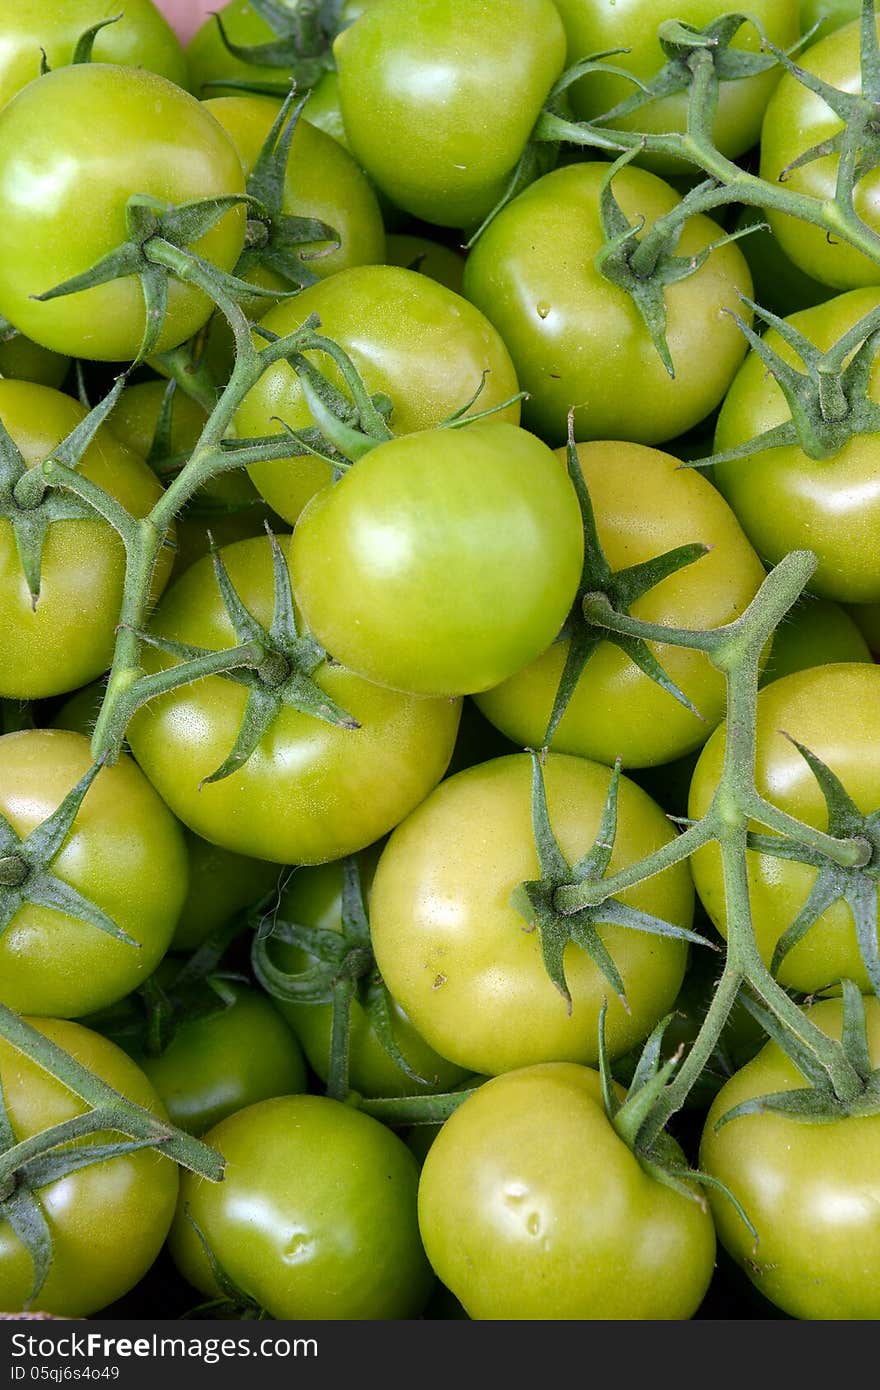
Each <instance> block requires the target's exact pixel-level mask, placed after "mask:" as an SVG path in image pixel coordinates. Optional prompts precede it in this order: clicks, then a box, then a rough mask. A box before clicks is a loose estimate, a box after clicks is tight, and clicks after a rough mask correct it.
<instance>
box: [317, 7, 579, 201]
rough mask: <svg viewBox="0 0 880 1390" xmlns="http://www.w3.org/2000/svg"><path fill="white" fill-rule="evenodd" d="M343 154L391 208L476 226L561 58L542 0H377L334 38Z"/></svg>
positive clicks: (560, 39)
mask: <svg viewBox="0 0 880 1390" xmlns="http://www.w3.org/2000/svg"><path fill="white" fill-rule="evenodd" d="M333 53H334V57H335V59H336V67H337V72H338V75H339V103H340V107H341V110H342V119H343V121H344V123H345V130H346V134H347V136H348V142H349V146H350V148H351V151H352V154H353V155H354V157H355V159H356V160H357V161H358V163H359V164H361V165H362V166H363V168H364V169H365V170H366V171H367V173H368V174H369V176H370V178H371V179H372V180H373V182H374V183H376V184H377V185H378V187H379V188H381V189H382V191H383V193H386V194H387V196H388V197H389V198H390V199H391V201H392V202H393V203H396V204H397V206H398V207H401V208H403V209H405V210H406V211H407V212H410V213H413V214H415V216H416V217H420V218H422V219H424V220H425V221H427V222H431V223H435V224H438V225H440V226H443V227H468V226H471V225H472V224H475V223H479V222H481V221H482V219H483V218H484V217H485V216H486V214H487V213H489V212H490V211H491V209H492V208H493V207H494V206H495V204H496V203H497V202H498V200H499V198H500V197H501V195H502V194H503V193H504V191H505V189H506V187H507V184H508V182H509V180H510V177H511V174H512V173H513V171H514V169H515V167H516V164H517V162H518V160H519V158H520V155H521V154H522V152H523V150H524V148H525V145H526V143H527V141H528V139H529V136H530V134H531V130H532V127H533V125H534V124H535V121H536V120H537V119H538V116H539V115H540V113H541V109H542V107H543V105H544V102H545V100H546V99H547V97H548V95H549V93H550V88H551V87H552V86H553V83H554V82H555V80H556V78H557V77H558V76H559V75H560V73H561V72H562V69H563V66H564V62H565V35H564V33H563V30H562V24H561V22H560V19H559V15H558V13H557V10H556V8H555V6H554V5H553V4H552V0H482V2H481V3H480V4H478V5H475V4H473V3H471V0H420V3H419V4H418V5H413V4H412V3H411V0H375V3H373V4H371V5H370V7H369V9H368V10H367V11H366V13H364V14H363V15H361V17H360V18H359V19H358V20H356V21H355V23H354V24H352V25H350V26H349V27H348V28H347V29H344V30H343V31H342V33H341V34H340V35H339V37H338V38H337V39H336V41H335V43H334V45H333Z"/></svg>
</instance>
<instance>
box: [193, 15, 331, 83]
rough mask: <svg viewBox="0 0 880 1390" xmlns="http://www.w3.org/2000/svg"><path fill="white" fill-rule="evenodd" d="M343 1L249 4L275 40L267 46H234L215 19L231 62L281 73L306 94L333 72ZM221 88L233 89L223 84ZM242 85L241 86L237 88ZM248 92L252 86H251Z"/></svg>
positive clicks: (217, 16) (219, 19) (224, 29)
mask: <svg viewBox="0 0 880 1390" xmlns="http://www.w3.org/2000/svg"><path fill="white" fill-rule="evenodd" d="M344 3H345V0H300V3H299V4H297V5H290V4H285V3H284V0H280V2H279V0H251V7H252V9H254V10H255V11H256V13H257V14H258V15H259V16H260V18H261V19H264V20H265V21H266V23H267V24H268V26H269V28H270V29H271V30H272V32H273V34H274V35H275V37H274V38H273V39H270V40H269V41H268V42H266V43H257V44H238V43H233V41H232V39H230V37H229V35H228V34H227V32H226V27H225V25H224V23H223V20H222V17H221V16H220V15H219V14H215V15H214V20H215V21H216V24H217V28H218V30H219V32H220V38H221V40H222V41H223V46H224V48H225V49H226V50H227V52H228V53H230V54H231V55H232V56H233V57H234V58H238V59H239V60H240V61H241V62H244V63H251V64H253V65H254V66H255V67H265V68H270V69H271V68H275V69H282V70H283V71H284V73H285V76H287V75H290V76H292V77H293V78H294V79H295V81H296V83H297V85H298V86H299V87H300V88H302V89H303V90H305V89H306V88H310V87H314V86H315V84H316V83H317V82H318V81H319V80H320V78H321V77H323V76H324V73H326V72H332V71H333V69H334V67H335V63H334V61H333V40H334V39H335V38H336V35H337V34H338V33H339V32H340V30H341V29H342V28H343V27H344V24H345V20H344V18H343V14H342V11H343V8H344ZM222 85H223V87H224V88H226V87H230V86H231V85H232V83H231V82H229V81H224V82H223V84H222ZM236 85H237V86H238V85H243V84H236ZM250 89H251V90H253V86H252V85H251V88H250Z"/></svg>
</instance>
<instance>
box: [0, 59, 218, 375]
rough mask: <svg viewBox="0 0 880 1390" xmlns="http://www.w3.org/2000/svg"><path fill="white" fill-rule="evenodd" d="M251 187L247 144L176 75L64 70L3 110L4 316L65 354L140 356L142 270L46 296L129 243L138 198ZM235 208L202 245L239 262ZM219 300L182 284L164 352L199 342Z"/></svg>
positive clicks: (173, 292) (96, 67) (95, 67)
mask: <svg viewBox="0 0 880 1390" xmlns="http://www.w3.org/2000/svg"><path fill="white" fill-rule="evenodd" d="M243 193H244V177H243V175H242V171H241V164H240V162H239V159H238V156H237V154H236V153H235V149H234V148H233V146H232V143H231V141H230V140H229V137H228V136H227V135H226V132H225V131H224V130H223V129H222V127H221V126H220V125H219V124H218V122H217V121H215V120H214V118H213V117H212V116H211V115H210V114H209V113H208V112H207V111H205V109H204V108H203V107H202V106H201V104H200V103H199V102H198V101H196V99H195V98H194V97H192V96H190V95H189V93H188V92H185V91H183V90H182V89H181V88H180V87H177V86H176V85H175V84H174V83H173V82H169V81H168V79H167V78H165V77H159V76H157V75H156V74H155V73H151V72H147V71H146V70H144V69H133V68H122V67H118V66H115V65H112V64H109V63H83V64H78V65H75V66H72V67H66V68H58V69H56V71H54V72H50V73H48V74H47V75H46V76H45V77H41V78H40V79H39V81H38V82H32V83H30V85H29V86H27V87H26V88H24V89H23V90H22V91H21V92H19V94H18V95H17V96H16V97H15V98H14V99H13V100H12V101H11V102H9V104H8V105H7V106H5V107H4V108H3V110H2V111H0V201H2V204H3V219H2V222H0V314H3V315H4V316H5V317H6V318H8V319H9V320H10V322H12V323H14V324H15V326H16V328H18V329H20V331H21V332H22V333H26V334H27V336H28V337H29V338H33V340H34V342H37V343H40V344H41V345H42V346H43V347H48V348H52V349H53V350H54V351H55V352H62V353H68V354H70V355H71V356H78V357H85V358H94V359H100V360H102V361H108V360H109V361H120V360H126V361H127V360H130V359H132V358H134V357H135V356H136V355H137V352H138V350H139V348H140V344H141V340H142V337H143V332H144V322H145V308H144V299H143V292H142V290H141V286H140V282H139V281H138V280H137V279H136V278H135V277H134V276H130V275H129V276H124V277H123V278H122V279H118V280H113V281H110V282H108V283H106V284H100V285H96V286H94V287H92V288H91V289H88V290H82V291H80V292H79V293H77V294H75V295H64V296H62V297H61V298H58V299H52V300H47V301H45V302H42V303H41V302H40V301H39V300H38V299H36V298H35V297H34V296H37V295H40V294H42V293H43V292H44V291H46V290H49V289H52V288H53V287H54V286H55V285H58V284H61V283H62V282H63V281H66V280H68V279H70V278H71V277H72V276H75V275H80V274H82V273H83V272H84V271H86V270H88V269H89V268H90V267H91V266H92V265H93V264H94V263H95V262H96V261H99V260H100V259H101V258H102V257H103V256H105V255H107V254H108V253H109V252H111V251H113V250H115V249H116V247H117V246H119V245H120V244H121V243H122V242H123V241H125V240H126V239H127V236H128V232H127V227H126V205H127V202H128V199H129V198H130V197H132V196H133V195H134V194H147V195H149V196H151V197H153V198H156V199H159V201H160V202H162V203H163V204H166V205H177V204H180V203H184V202H187V201H190V200H193V199H205V198H214V197H218V196H219V197H226V196H229V195H236V194H239V195H240V194H243ZM244 225H245V221H244V209H243V207H241V206H236V207H234V208H231V209H230V210H229V211H228V212H226V213H225V214H224V215H223V217H222V218H221V219H220V221H219V222H218V223H217V224H216V225H215V226H214V227H213V228H212V229H211V230H210V231H209V232H207V233H206V234H205V235H204V236H203V237H201V238H200V239H199V240H198V241H197V242H195V243H193V250H195V251H196V253H197V254H199V255H200V256H202V257H204V258H205V259H206V260H208V261H212V262H214V263H215V264H216V265H218V266H219V267H220V268H221V269H222V270H231V269H232V268H233V266H234V265H235V263H236V261H237V260H238V257H239V255H240V253H241V250H242V246H243V243H244ZM210 312H211V302H210V300H209V299H208V298H207V296H206V295H204V294H203V293H202V292H201V291H200V290H197V289H195V288H194V287H193V286H191V285H185V284H183V282H181V281H177V280H175V279H173V278H172V279H171V280H170V283H169V286H168V312H167V315H166V318H165V324H164V327H163V329H162V331H161V333H160V336H159V341H158V343H157V345H156V351H158V352H161V351H164V350H165V349H166V348H171V347H174V346H175V345H176V344H178V343H181V342H183V340H184V339H185V338H189V337H191V336H192V334H194V333H195V332H196V331H197V330H198V329H199V328H201V326H202V325H203V324H204V323H205V321H206V320H207V318H208V315H209V313H210Z"/></svg>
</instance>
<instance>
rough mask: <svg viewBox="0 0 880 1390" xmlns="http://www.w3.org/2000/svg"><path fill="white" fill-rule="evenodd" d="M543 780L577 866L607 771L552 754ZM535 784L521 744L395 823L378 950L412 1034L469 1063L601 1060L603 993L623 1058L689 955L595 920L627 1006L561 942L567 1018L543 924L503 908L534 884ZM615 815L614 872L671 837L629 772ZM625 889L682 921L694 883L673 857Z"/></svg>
mask: <svg viewBox="0 0 880 1390" xmlns="http://www.w3.org/2000/svg"><path fill="white" fill-rule="evenodd" d="M544 775H545V780H546V787H547V800H548V806H549V812H550V823H551V825H552V827H553V830H554V832H555V834H556V837H557V840H558V841H559V844H560V847H561V849H562V851H563V853H564V854H565V856H566V858H567V859H568V861H569V862H570V863H576V862H577V861H578V859H580V858H581V857H582V856H583V855H584V854H586V853H587V851H588V850H589V849H590V846H591V844H592V842H593V840H594V838H595V836H596V832H597V830H598V827H599V820H600V816H601V813H602V808H603V806H604V803H605V798H606V796H607V792H608V786H609V781H610V776H611V774H610V772H609V770H608V768H606V767H601V766H599V765H598V764H597V763H591V762H587V761H586V760H585V759H581V758H570V757H566V756H564V755H561V754H551V755H550V756H549V757H548V758H547V762H546V765H545V768H544ZM531 777H532V769H531V760H530V759H529V758H528V757H527V756H526V755H525V754H522V753H520V754H514V755H512V756H510V757H505V758H496V759H493V760H492V761H490V762H486V763H482V764H480V765H478V766H477V767H473V768H469V769H467V770H466V771H464V772H460V773H458V774H457V775H456V776H455V777H451V778H449V779H448V780H447V781H445V782H443V783H442V784H441V785H440V786H439V787H438V788H437V789H436V790H435V791H434V792H433V793H432V794H431V796H429V797H428V798H427V800H426V801H425V802H424V803H423V804H422V805H421V806H420V807H419V808H418V810H416V811H415V812H414V813H413V814H412V815H411V816H409V817H408V819H407V820H406V821H404V822H403V824H402V825H400V826H398V828H397V830H395V831H394V833H393V834H392V836H391V838H390V839H389V841H388V844H387V846H386V848H385V849H384V851H383V853H382V856H381V858H380V860H379V865H378V868H377V870H376V877H375V879H374V881H373V897H372V904H371V920H372V934H373V947H374V950H375V952H376V961H377V963H378V966H379V969H380V971H381V973H382V977H383V979H384V980H385V983H386V984H387V986H388V988H389V990H390V991H391V993H392V994H393V996H394V997H395V998H396V999H398V1000H399V1001H400V1003H401V1005H402V1006H403V1008H404V1009H405V1010H406V1012H407V1013H408V1015H409V1017H410V1018H411V1019H412V1021H413V1023H414V1024H415V1026H416V1028H418V1030H419V1032H420V1033H421V1034H422V1036H423V1037H424V1038H425V1039H426V1040H427V1041H428V1042H429V1043H430V1044H431V1045H432V1046H433V1047H435V1048H436V1049H437V1051H438V1052H440V1053H441V1054H442V1055H443V1056H444V1057H448V1058H449V1059H450V1060H451V1061H453V1062H457V1063H458V1064H459V1065H460V1066H462V1067H465V1068H467V1069H468V1070H469V1071H472V1072H485V1073H488V1074H496V1073H498V1072H502V1071H510V1070H512V1069H513V1068H516V1067H523V1066H529V1065H531V1064H533V1063H536V1062H547V1061H572V1062H575V1061H576V1062H587V1063H593V1062H595V1061H596V1058H597V1055H598V1053H597V1040H598V1019H599V1012H600V1009H601V1007H602V1002H603V999H605V998H606V997H607V1000H608V1015H607V1020H606V1037H607V1042H608V1050H609V1053H610V1055H611V1056H612V1057H615V1056H619V1055H621V1054H622V1053H624V1052H626V1051H627V1050H628V1049H629V1048H630V1047H632V1046H633V1045H634V1044H635V1043H636V1042H637V1041H638V1040H640V1039H642V1038H645V1037H647V1035H648V1033H649V1032H650V1030H651V1028H652V1027H653V1025H654V1023H655V1022H656V1021H657V1020H658V1019H659V1018H661V1017H662V1016H663V1014H664V1013H665V1012H666V1010H667V1009H668V1008H669V1006H670V1005H671V1003H672V1001H673V999H674V998H675V996H676V994H677V993H678V990H679V987H680V985H681V981H682V977H683V975H684V969H685V962H686V955H687V949H686V947H685V946H684V945H683V943H681V942H680V941H675V940H673V939H671V938H669V937H665V938H660V937H656V936H653V935H649V934H647V933H643V932H635V931H631V930H629V929H628V928H623V927H608V926H604V927H602V928H601V929H600V930H601V935H602V940H603V941H604V942H605V944H606V946H607V948H608V950H609V951H610V953H611V955H612V957H613V959H614V961H615V963H616V965H617V968H618V970H619V972H620V974H621V976H622V978H623V982H624V986H625V988H626V993H627V1000H628V1005H629V1009H630V1012H629V1013H627V1012H626V1011H625V1010H624V1008H623V1005H622V1004H621V1002H620V1000H619V999H617V997H616V996H615V994H614V991H613V990H612V988H611V987H610V985H609V983H608V981H607V980H606V978H605V976H604V975H603V974H602V973H601V972H600V970H599V969H598V967H597V966H595V965H594V964H593V962H592V960H591V959H590V957H589V956H588V955H587V953H586V952H585V951H584V950H583V949H582V948H581V947H579V946H576V945H573V944H569V945H568V946H567V948H566V952H565V970H566V977H567V980H568V985H569V989H570V991H571V995H572V1000H573V1006H572V1011H571V1013H570V1014H569V1012H568V1009H567V1006H566V1001H565V1000H564V998H563V997H562V995H561V993H560V992H559V991H558V990H557V988H556V986H555V985H554V984H552V983H551V981H550V978H549V976H548V975H547V973H546V970H545V967H544V963H543V960H542V956H541V948H540V942H539V938H538V934H537V932H536V931H529V930H528V923H527V922H526V921H525V919H524V918H523V917H522V916H521V915H520V914H519V912H518V911H517V910H516V908H515V907H513V906H512V905H511V903H510V895H511V893H512V892H513V891H514V889H516V888H517V887H518V886H519V884H521V883H523V882H527V881H531V880H534V879H537V878H539V877H540V874H539V867H538V857H537V851H536V849H535V843H534V832H533V829H532V818H531ZM618 810H619V815H618V830H617V839H616V842H615V848H614V854H613V857H612V860H611V865H610V869H609V872H610V873H613V872H614V871H615V870H616V869H617V868H618V867H621V866H622V865H624V864H628V863H631V862H633V861H634V860H636V859H641V858H643V857H644V856H645V855H646V854H648V853H649V852H651V851H652V850H654V849H656V848H659V846H661V845H663V844H666V843H667V842H668V841H669V839H670V838H671V837H672V834H673V832H672V831H671V829H670V826H669V822H668V821H667V820H666V818H665V816H664V815H663V813H662V811H661V810H660V808H659V807H658V806H657V805H656V803H655V802H653V801H652V800H651V799H650V797H648V796H647V795H646V794H645V793H644V792H642V791H641V790H640V789H639V788H638V787H636V786H635V784H634V783H631V782H630V781H629V780H628V779H627V778H625V777H624V778H622V779H621V783H620V797H619V803H618ZM621 898H622V900H623V901H625V902H627V903H631V904H632V905H634V906H636V907H639V908H641V909H642V910H643V911H646V912H649V913H652V914H654V915H657V916H660V917H662V918H664V919H665V920H667V921H670V922H675V923H677V924H678V925H680V926H685V927H686V926H688V925H689V924H690V921H691V914H692V911H693V893H692V886H691V882H690V875H689V873H688V871H687V869H686V868H685V867H683V866H681V865H679V866H677V867H676V868H675V869H674V870H672V871H667V872H666V873H664V874H663V875H660V876H658V877H656V878H652V879H650V880H649V881H648V882H646V883H645V884H642V885H640V886H639V888H637V889H635V890H628V891H627V892H625V893H623V894H621Z"/></svg>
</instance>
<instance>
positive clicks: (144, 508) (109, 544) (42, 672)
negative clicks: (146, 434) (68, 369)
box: [0, 381, 171, 699]
mask: <svg viewBox="0 0 880 1390" xmlns="http://www.w3.org/2000/svg"><path fill="white" fill-rule="evenodd" d="M85 415H86V412H85V410H84V408H83V407H82V406H81V405H80V404H79V402H78V401H75V400H73V399H72V398H71V397H70V396H65V395H62V393H61V392H60V391H55V390H53V389H52V388H51V387H49V386H40V385H37V384H35V383H32V382H28V381H0V418H2V420H3V424H4V425H5V427H6V429H7V431H8V432H9V434H10V435H11V437H12V440H13V442H14V443H15V445H16V447H17V448H18V450H19V452H20V454H21V456H22V458H23V460H24V462H25V463H26V464H27V465H28V467H35V466H37V465H39V464H41V463H42V462H43V460H44V459H46V458H48V457H49V455H50V454H51V453H52V450H53V449H54V448H55V447H56V446H57V445H58V444H59V443H60V442H61V440H62V439H64V438H66V436H67V435H68V434H70V433H71V431H73V430H74V429H76V427H77V426H78V425H79V424H80V423H81V422H82V420H83V419H84V418H85ZM78 467H79V472H80V473H81V474H82V475H83V476H84V477H86V478H89V479H90V480H91V481H92V482H95V483H98V484H99V485H100V486H101V487H103V488H105V489H106V490H107V492H109V493H110V495H111V496H112V497H115V498H116V500H117V501H118V502H121V503H122V505H123V506H124V507H125V509H126V511H128V512H129V513H131V515H132V516H134V517H143V516H146V514H147V513H148V512H149V511H150V509H151V508H152V507H153V506H154V505H155V503H156V502H157V501H158V499H159V498H160V497H161V495H162V488H161V486H160V484H159V482H158V481H157V479H156V477H155V475H154V474H153V473H152V471H151V470H150V469H149V468H148V467H147V466H146V464H145V463H144V462H143V460H142V459H139V458H138V457H137V456H136V455H135V454H132V453H130V452H129V451H128V450H127V449H125V448H123V446H122V445H121V444H120V443H119V442H118V441H117V439H116V437H115V436H114V435H113V434H112V433H111V432H110V431H109V429H107V428H106V427H104V426H101V427H99V429H98V431H97V433H96V434H95V436H94V439H93V440H92V442H91V444H90V445H89V447H88V448H87V449H86V451H85V453H84V454H83V457H82V460H81V462H80V463H79V465H78ZM14 506H15V503H14V501H13V500H11V499H10V501H9V502H8V503H7V504H6V505H4V506H2V507H0V695H3V696H6V697H8V698H12V699H41V698H42V697H44V696H48V695H61V694H64V693H65V692H66V691H68V690H76V688H77V687H78V686H81V685H85V684H86V682H87V681H91V680H94V678H95V677H96V676H98V675H100V674H101V672H102V671H105V670H106V669H107V667H108V666H109V665H110V660H111V658H112V655H113V642H114V638H115V633H116V624H117V623H118V621H119V609H120V605H121V603H122V586H123V580H124V576H125V552H124V550H123V546H122V541H121V540H120V538H119V536H118V535H117V533H116V532H115V531H114V530H113V528H112V527H111V526H110V524H109V522H106V521H104V520H103V519H102V518H99V517H97V516H88V517H74V518H71V519H69V520H58V521H55V522H52V523H51V524H50V526H49V529H48V532H47V534H46V540H45V544H44V546H43V557H42V568H41V574H40V596H39V601H38V603H37V605H36V607H35V606H34V603H33V598H32V595H31V592H30V589H29V587H28V583H27V580H26V578H25V574H24V571H23V569H22V565H21V559H20V557H19V553H18V548H17V546H16V541H15V535H14V532H13V527H12V524H11V521H10V520H8V519H7V517H8V516H9V515H10V514H11V512H12V509H13V508H14ZM170 568H171V551H170V550H168V549H165V548H163V550H162V552H161V553H160V556H159V560H158V562H157V566H156V572H155V575H154V579H153V597H154V598H155V597H157V596H158V595H159V594H160V593H161V591H162V588H163V586H164V584H165V582H166V580H167V578H168V574H169V571H170Z"/></svg>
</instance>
